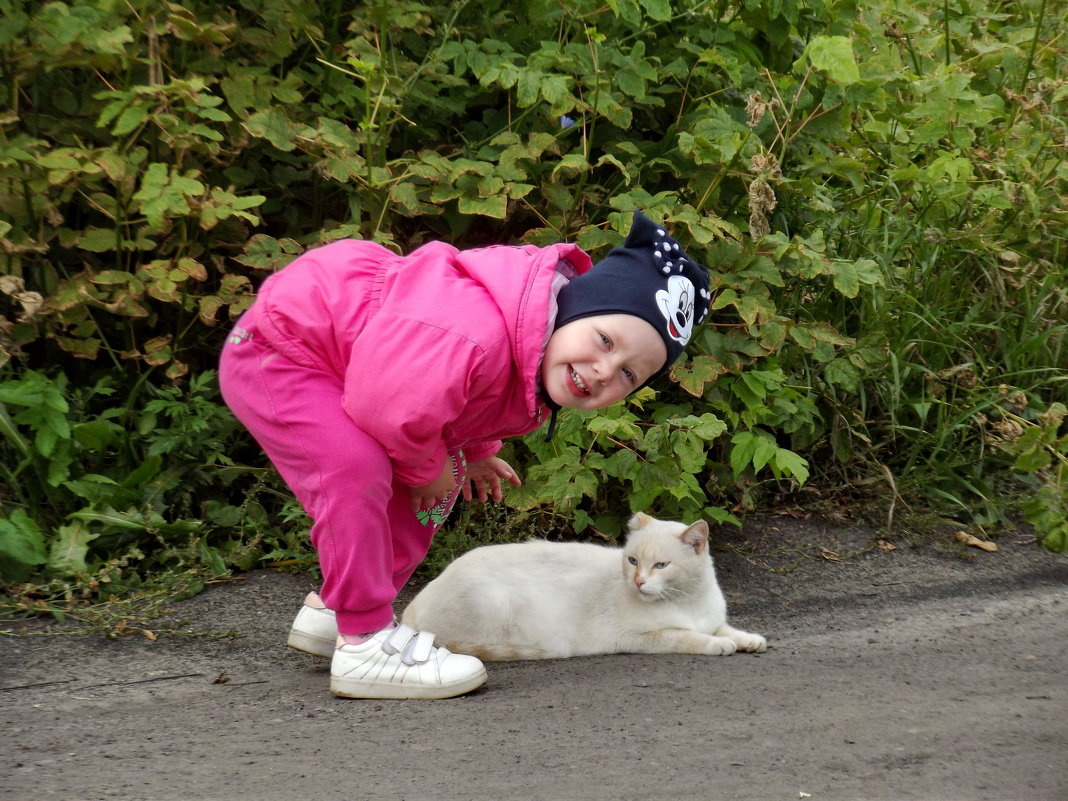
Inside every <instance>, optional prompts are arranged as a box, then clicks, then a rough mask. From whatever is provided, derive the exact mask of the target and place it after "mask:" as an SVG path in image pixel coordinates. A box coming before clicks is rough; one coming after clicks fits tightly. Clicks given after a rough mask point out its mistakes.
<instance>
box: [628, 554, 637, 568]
mask: <svg viewBox="0 0 1068 801" xmlns="http://www.w3.org/2000/svg"><path fill="white" fill-rule="evenodd" d="M627 561H628V562H630V563H631V564H632V565H634V566H635V567H637V565H638V560H637V559H635V558H634V557H633V556H628V557H627Z"/></svg>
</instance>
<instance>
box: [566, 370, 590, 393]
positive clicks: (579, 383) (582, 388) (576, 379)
mask: <svg viewBox="0 0 1068 801" xmlns="http://www.w3.org/2000/svg"><path fill="white" fill-rule="evenodd" d="M567 370H568V373H569V374H570V376H571V380H572V381H574V382H575V386H576V387H578V388H579V390H580V391H581V392H582V394H583V395H589V394H590V390H589V388H588V387H587V386H586V383H585V382H584V381H583V380H582V376H580V375H579V374H578V373H577V372H575V368H574V367H572V366H571V365H570V364H569V365H568V366H567Z"/></svg>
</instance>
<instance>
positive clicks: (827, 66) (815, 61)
mask: <svg viewBox="0 0 1068 801" xmlns="http://www.w3.org/2000/svg"><path fill="white" fill-rule="evenodd" d="M805 58H807V59H808V61H809V63H811V64H812V66H813V67H814V68H815V69H817V70H819V71H820V72H822V73H824V74H826V75H827V77H828V78H830V79H831V80H832V81H834V82H835V83H842V84H846V85H849V84H854V83H857V82H858V81H859V80H860V70H859V68H858V67H857V60H856V58H855V57H854V55H853V44H852V42H850V41H849V39H847V38H846V37H845V36H814V37H812V40H811V41H809V43H808V47H806V48H805V52H804V53H802V54H801V58H800V59H798V62H799V63H800V62H801V61H803V60H804V59H805Z"/></svg>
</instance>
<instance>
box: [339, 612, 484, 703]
mask: <svg viewBox="0 0 1068 801" xmlns="http://www.w3.org/2000/svg"><path fill="white" fill-rule="evenodd" d="M485 683H486V668H485V667H484V666H483V664H482V662H480V661H479V660H478V659H476V658H475V657H473V656H465V655H463V654H454V653H452V652H451V651H449V650H448V649H447V648H440V647H438V648H436V647H434V635H433V634H431V633H430V632H427V631H421V632H420V631H416V630H415V629H413V628H411V627H410V626H405V625H404V624H403V623H402V624H401V625H399V626H397V627H396V628H388V629H383V630H382V631H380V632H378V633H377V634H376V635H375V636H374V637H372V638H371V639H369V640H367V641H366V642H362V643H360V644H358V645H351V644H345V645H342V646H340V647H339V648H337V649H336V650H335V651H334V661H333V662H331V663H330V692H331V693H333V694H334V695H338V696H341V697H343V698H397V699H404V698H425V699H430V698H451V697H453V696H455V695H463V694H464V693H467V692H471V690H474V689H475V688H477V687H481V686H482V685H483V684H485Z"/></svg>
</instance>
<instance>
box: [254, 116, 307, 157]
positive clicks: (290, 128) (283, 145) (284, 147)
mask: <svg viewBox="0 0 1068 801" xmlns="http://www.w3.org/2000/svg"><path fill="white" fill-rule="evenodd" d="M243 125H244V126H245V129H246V130H247V131H248V132H249V133H250V134H252V135H253V136H258V137H260V138H262V139H266V140H267V141H268V142H270V143H271V144H272V145H274V146H275V147H276V148H278V149H279V150H281V151H284V152H286V153H288V152H290V151H291V150H295V149H296V147H297V146H296V143H295V142H294V140H295V139H296V138H297V136H298V135H299V134H300V133H301V132H302V131H303V130H304V126H302V125H298V124H297V123H295V122H293V121H292V120H290V119H289V117H287V116H286V115H285V113H284V112H283V111H282V110H281V109H280V108H276V107H272V108H268V109H264V110H263V111H257V112H256V113H255V114H253V115H252V116H251V117H249V118H248V119H247V120H245V122H244V123H243Z"/></svg>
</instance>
